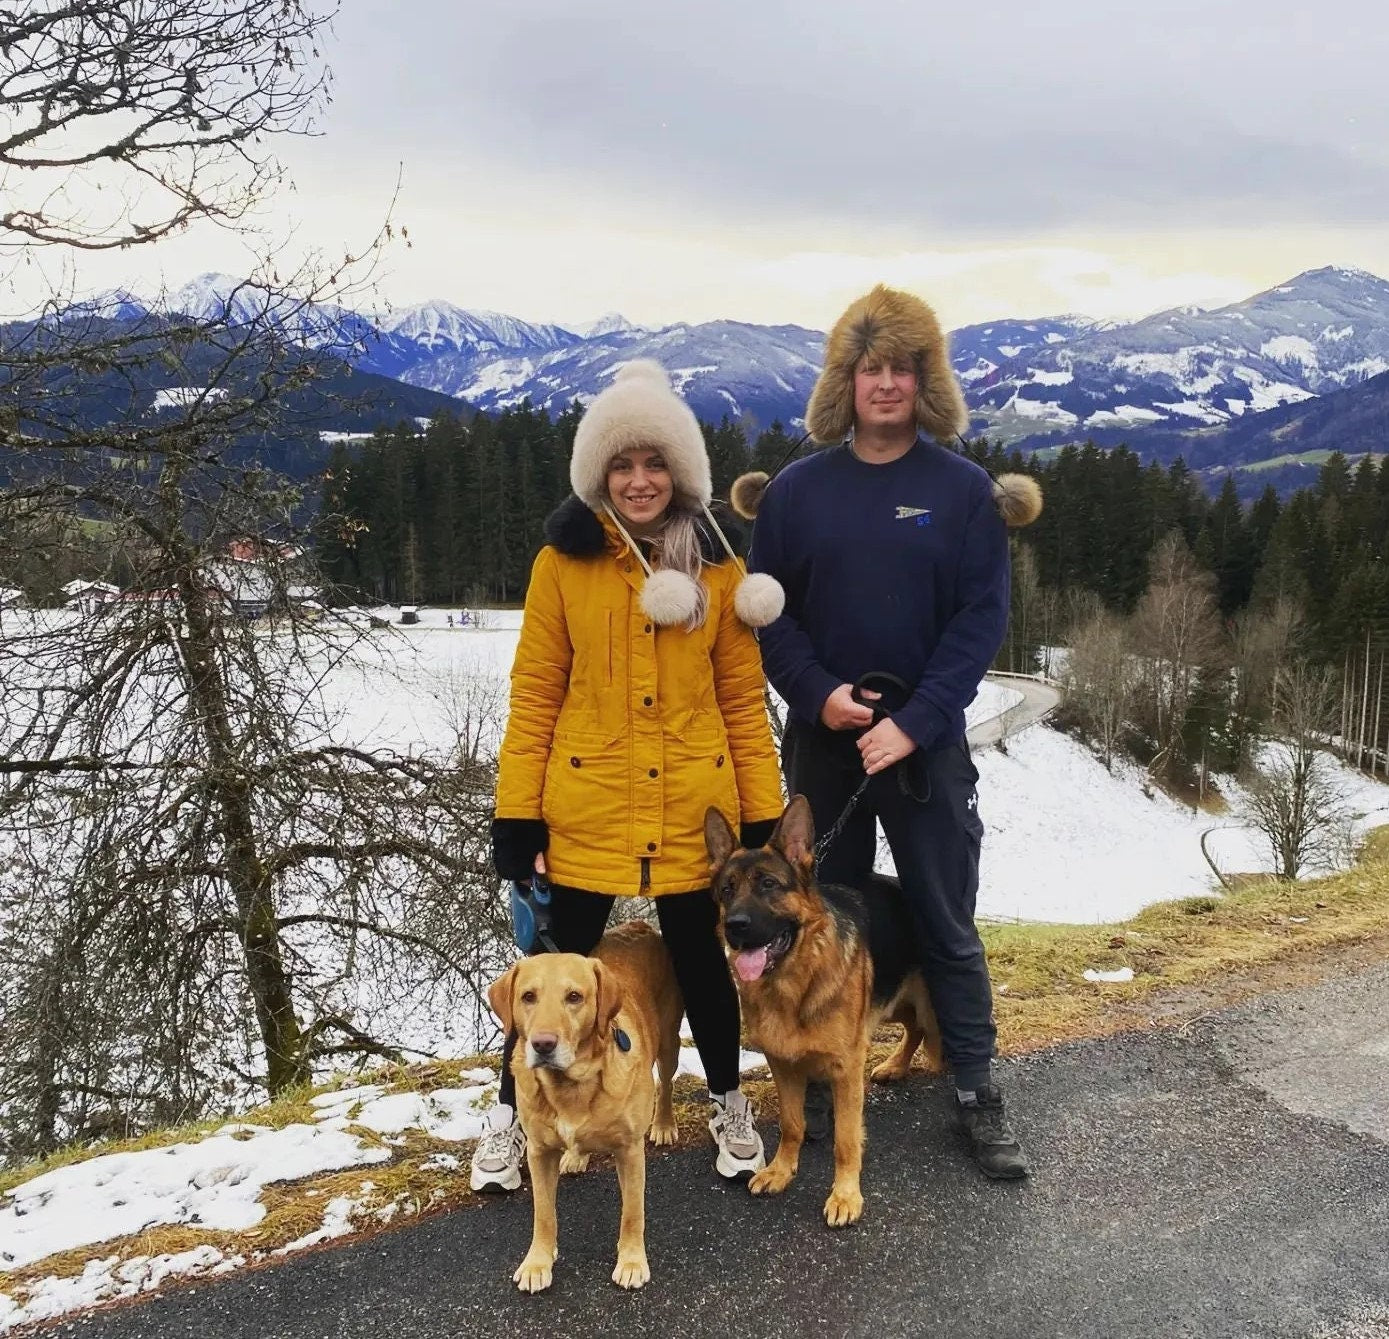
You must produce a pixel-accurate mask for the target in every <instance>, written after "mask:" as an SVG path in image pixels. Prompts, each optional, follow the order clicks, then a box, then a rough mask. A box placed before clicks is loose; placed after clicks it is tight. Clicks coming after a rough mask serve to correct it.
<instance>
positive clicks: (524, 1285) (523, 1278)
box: [511, 1255, 554, 1293]
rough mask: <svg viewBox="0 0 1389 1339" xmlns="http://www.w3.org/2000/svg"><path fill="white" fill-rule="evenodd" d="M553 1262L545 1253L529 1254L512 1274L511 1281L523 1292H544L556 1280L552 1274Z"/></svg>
mask: <svg viewBox="0 0 1389 1339" xmlns="http://www.w3.org/2000/svg"><path fill="white" fill-rule="evenodd" d="M553 1264H554V1260H553V1259H546V1258H545V1256H543V1255H528V1256H526V1258H525V1259H524V1260H522V1261H521V1264H520V1266H519V1267H518V1268H517V1270H516V1272H515V1273H514V1274H513V1275H512V1276H511V1281H512V1282H513V1283H514V1284H515V1285H516V1286H517V1287H518V1288H519V1289H520V1290H521V1291H522V1292H523V1293H540V1292H544V1291H545V1289H546V1288H548V1287H549V1286H550V1284H551V1283H552V1282H553V1281H554V1280H553V1275H552V1274H551V1266H552V1265H553Z"/></svg>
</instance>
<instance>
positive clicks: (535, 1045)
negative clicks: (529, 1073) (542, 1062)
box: [531, 1032, 559, 1055]
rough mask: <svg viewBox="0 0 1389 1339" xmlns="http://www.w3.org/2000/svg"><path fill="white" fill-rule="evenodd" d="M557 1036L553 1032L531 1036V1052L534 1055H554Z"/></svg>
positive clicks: (537, 1033)
mask: <svg viewBox="0 0 1389 1339" xmlns="http://www.w3.org/2000/svg"><path fill="white" fill-rule="evenodd" d="M558 1045H559V1036H558V1034H557V1033H554V1032H536V1033H533V1034H532V1036H531V1050H533V1051H534V1052H535V1053H536V1055H554V1053H555V1047H556V1046H558Z"/></svg>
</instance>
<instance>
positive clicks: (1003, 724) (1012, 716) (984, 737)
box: [965, 674, 1061, 749]
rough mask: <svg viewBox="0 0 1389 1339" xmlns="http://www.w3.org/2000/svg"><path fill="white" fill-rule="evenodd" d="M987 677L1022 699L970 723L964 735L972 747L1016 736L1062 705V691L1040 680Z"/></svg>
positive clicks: (1007, 676) (1018, 676) (1017, 676)
mask: <svg viewBox="0 0 1389 1339" xmlns="http://www.w3.org/2000/svg"><path fill="white" fill-rule="evenodd" d="M989 678H990V679H992V680H993V682H995V683H997V684H999V685H1000V686H1002V687H1004V688H1012V689H1014V690H1015V691H1016V692H1019V693H1021V694H1022V701H1021V702H1018V703H1015V704H1014V705H1013V706H1011V707H1009V708H1008V709H1007V710H1006V711H1003V712H1000V713H999V714H998V715H997V716H990V717H988V718H987V719H986V720H982V721H980V722H979V724H978V725H974V726H971V727H970V728H969V730H967V731H966V736H965V737H966V738H967V739H968V740H969V744H970V747H971V748H976V749H981V748H984V747H985V746H986V745H988V744H996V743H997V742H998V741H999V740H1000V739H1002V738H1003V737H1004V736H1005V735H1015V734H1017V733H1018V731H1019V730H1023V729H1026V727H1027V726H1029V725H1035V724H1036V723H1037V722H1038V721H1040V720H1041V719H1042V718H1043V717H1044V716H1049V715H1050V714H1051V713H1052V712H1053V711H1055V710H1056V708H1057V707H1059V706H1060V705H1061V690H1060V689H1059V688H1057V687H1055V686H1053V685H1052V684H1049V683H1043V682H1042V681H1041V680H1040V679H1033V678H1031V677H1029V676H1028V675H1023V674H991V675H989Z"/></svg>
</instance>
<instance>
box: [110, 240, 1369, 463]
mask: <svg viewBox="0 0 1389 1339" xmlns="http://www.w3.org/2000/svg"><path fill="white" fill-rule="evenodd" d="M84 309H85V310H89V311H92V312H94V313H96V314H98V315H104V316H111V317H114V318H115V319H135V318H137V317H138V316H139V315H141V314H142V313H144V312H145V311H147V310H156V311H159V312H164V313H167V312H185V313H188V314H189V315H192V316H194V317H198V318H202V319H219V320H220V319H230V320H233V321H252V322H263V321H270V322H274V323H276V324H278V325H280V326H281V327H282V328H283V329H284V330H285V331H286V333H288V334H289V335H290V336H291V337H292V338H295V339H297V340H299V341H301V342H303V343H305V344H308V345H310V346H312V347H315V348H328V349H330V350H331V351H332V352H333V353H336V354H339V355H340V356H342V357H344V358H346V359H347V360H348V361H349V362H351V363H352V364H353V365H354V366H356V367H358V368H359V369H361V370H363V371H370V372H378V373H383V374H385V375H388V376H392V377H396V378H398V379H400V380H402V381H405V382H407V383H408V384H409V385H411V386H417V387H422V388H425V389H428V390H432V391H436V392H439V393H442V394H445V395H449V396H453V397H457V398H460V399H462V400H464V401H466V402H468V403H469V404H470V405H472V406H474V407H476V408H478V409H481V410H484V411H488V410H499V409H503V408H505V407H507V406H509V405H515V404H519V403H521V402H522V401H523V400H526V399H529V400H530V401H531V402H532V403H533V404H535V405H536V406H537V407H540V408H544V409H546V410H548V411H550V412H551V413H558V412H560V411H562V410H563V409H564V408H565V407H566V406H568V405H569V404H570V403H572V402H573V401H574V400H576V399H577V400H587V399H590V398H591V397H592V396H594V395H595V394H597V393H598V392H599V391H600V390H602V389H603V388H604V387H605V386H606V385H608V384H609V381H610V379H611V377H612V374H613V373H614V372H615V371H616V370H617V368H618V367H620V366H621V365H622V364H623V363H625V362H628V361H630V360H631V359H634V358H654V359H656V360H657V361H659V362H660V363H662V364H663V365H664V366H665V367H666V368H668V369H669V370H670V372H671V374H672V377H673V379H674V381H675V382H676V384H677V385H678V386H679V387H680V388H681V390H682V392H683V393H684V394H685V396H686V397H687V399H688V400H689V401H690V403H691V405H692V406H693V407H694V409H695V412H696V413H697V414H699V415H700V417H701V418H703V419H705V420H708V421H712V422H715V423H716V422H718V421H719V420H720V419H721V418H723V417H724V416H725V415H728V416H729V417H730V418H733V419H736V420H740V421H742V422H744V423H746V424H748V425H749V426H751V427H753V428H757V427H765V426H767V425H768V424H769V423H771V422H772V421H774V420H779V421H781V422H782V423H783V424H785V425H786V426H787V427H788V428H793V429H794V428H796V427H798V426H799V425H800V424H801V422H802V419H803V417H804V414H805V405H806V401H807V399H808V398H809V395H810V390H811V387H812V386H813V385H814V382H815V376H816V374H817V372H818V369H819V365H820V359H821V356H822V352H823V346H824V337H823V335H821V334H820V333H819V332H817V331H813V330H806V329H803V328H802V327H800V326H761V325H750V324H744V323H741V322H735V321H711V322H707V323H704V324H699V325H692V324H677V325H672V326H668V327H666V328H664V329H661V330H649V329H644V328H642V327H640V326H636V325H633V324H632V323H631V322H630V321H628V320H626V319H625V318H624V317H622V316H621V315H619V314H618V313H616V312H612V313H609V314H608V315H606V316H603V317H601V318H600V319H599V320H597V321H595V322H594V323H593V324H592V325H590V326H588V327H587V328H586V329H585V330H584V331H582V332H575V331H572V330H568V329H566V328H564V327H562V326H559V325H549V324H540V323H533V322H528V321H521V320H518V319H516V318H514V317H510V316H506V315H503V314H500V313H497V312H488V311H478V310H469V309H465V308H463V307H459V306H456V305H454V304H453V303H450V302H445V301H435V302H428V303H423V304H420V305H418V306H414V307H408V308H404V309H401V310H398V311H394V312H391V313H389V314H386V315H384V316H383V315H366V314H363V313H358V312H353V311H349V310H347V309H346V308H343V307H337V306H320V307H313V306H308V307H305V306H301V305H298V304H293V303H291V302H290V301H289V300H288V299H285V298H279V297H276V296H275V295H273V294H270V293H268V292H266V290H264V289H259V288H257V287H256V286H255V285H252V284H249V283H246V282H243V281H238V280H235V279H232V278H229V277H228V276H226V275H215V274H212V275H202V276H200V277H199V278H198V279H195V280H193V281H192V282H191V283H189V284H187V285H185V286H184V287H183V288H182V289H179V290H178V291H177V292H175V293H173V294H170V295H168V296H167V297H165V298H163V299H161V300H159V301H157V302H154V303H149V302H142V300H141V299H140V298H138V297H135V296H132V295H131V294H129V293H124V292H120V291H116V292H113V293H109V294H103V295H101V296H100V297H99V298H94V299H90V300H89V301H88V303H87V304H84ZM950 338H951V349H952V360H953V363H954V366H955V369H956V371H957V373H958V374H959V376H960V379H961V381H962V383H963V385H964V388H965V397H966V400H967V402H968V404H969V407H970V411H971V417H972V425H973V430H974V431H976V432H984V433H987V434H988V435H989V436H990V437H993V438H996V439H1001V440H1003V441H1006V442H1009V443H1012V444H1016V445H1018V446H1021V447H1024V448H1036V447H1042V446H1050V445H1061V444H1064V443H1066V442H1079V441H1084V440H1086V439H1093V440H1095V441H1097V442H1099V443H1101V444H1103V445H1112V444H1115V443H1117V442H1120V441H1128V442H1130V443H1131V444H1132V445H1133V446H1134V448H1135V449H1139V450H1142V449H1143V448H1142V445H1141V439H1142V434H1143V432H1144V431H1145V430H1147V431H1149V432H1151V434H1152V436H1153V439H1154V446H1155V449H1157V448H1156V439H1157V438H1159V437H1163V436H1173V437H1174V438H1175V435H1176V434H1178V433H1180V432H1184V431H1188V430H1192V429H1215V428H1219V427H1220V426H1221V425H1224V424H1229V423H1233V422H1235V421H1237V420H1239V419H1241V418H1242V417H1244V416H1249V415H1256V416H1257V415H1258V414H1259V413H1260V412H1261V411H1264V410H1267V409H1270V408H1273V407H1276V406H1279V405H1290V404H1295V403H1297V402H1299V401H1304V400H1307V399H1310V398H1312V397H1314V396H1322V395H1326V394H1329V393H1332V392H1336V391H1339V390H1342V389H1344V388H1346V387H1351V386H1356V385H1358V384H1360V383H1362V382H1364V381H1366V380H1368V379H1369V378H1371V377H1374V376H1375V375H1377V374H1379V373H1383V372H1385V371H1389V282H1386V281H1385V280H1383V279H1380V278H1378V277H1376V276H1375V275H1373V274H1368V273H1366V272H1364V271H1361V270H1350V269H1343V268H1335V267H1329V268H1326V269H1320V270H1311V271H1308V272H1306V273H1304V274H1300V275H1298V276H1297V277H1296V278H1294V279H1291V280H1289V281H1288V282H1287V283H1285V284H1281V285H1279V286H1277V287H1275V288H1271V289H1269V290H1268V291H1266V292H1263V293H1259V294H1256V295H1255V296H1254V297H1252V298H1249V299H1247V300H1246V301H1244V302H1238V303H1233V304H1231V305H1230V306H1227V307H1221V308H1218V309H1215V310H1212V311H1203V310H1201V309H1199V308H1196V307H1182V308H1175V309H1173V310H1171V311H1165V312H1159V313H1157V314H1156V315H1153V316H1149V317H1146V318H1144V319H1143V320H1140V321H1135V322H1132V323H1129V324H1125V325H1120V324H1116V323H1114V322H1105V321H1094V320H1090V319H1089V318H1087V317H1084V316H1056V317H1048V318H1039V319H1034V320H1024V319H1008V320H999V321H991V322H985V323H981V324H978V325H971V326H964V327H962V328H960V329H958V330H955V331H953V332H951V336H950ZM1248 436H1249V434H1248V433H1246V432H1241V433H1240V434H1239V437H1240V439H1241V440H1242V441H1243V440H1244V439H1245V438H1247V437H1248ZM1347 449H1351V448H1350V447H1348V448H1347ZM1361 449H1367V448H1364V447H1362V448H1361Z"/></svg>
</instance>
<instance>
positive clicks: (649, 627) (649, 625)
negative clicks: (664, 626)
mask: <svg viewBox="0 0 1389 1339" xmlns="http://www.w3.org/2000/svg"><path fill="white" fill-rule="evenodd" d="M646 630H647V632H650V631H651V624H650V623H648V624H647V625H646Z"/></svg>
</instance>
